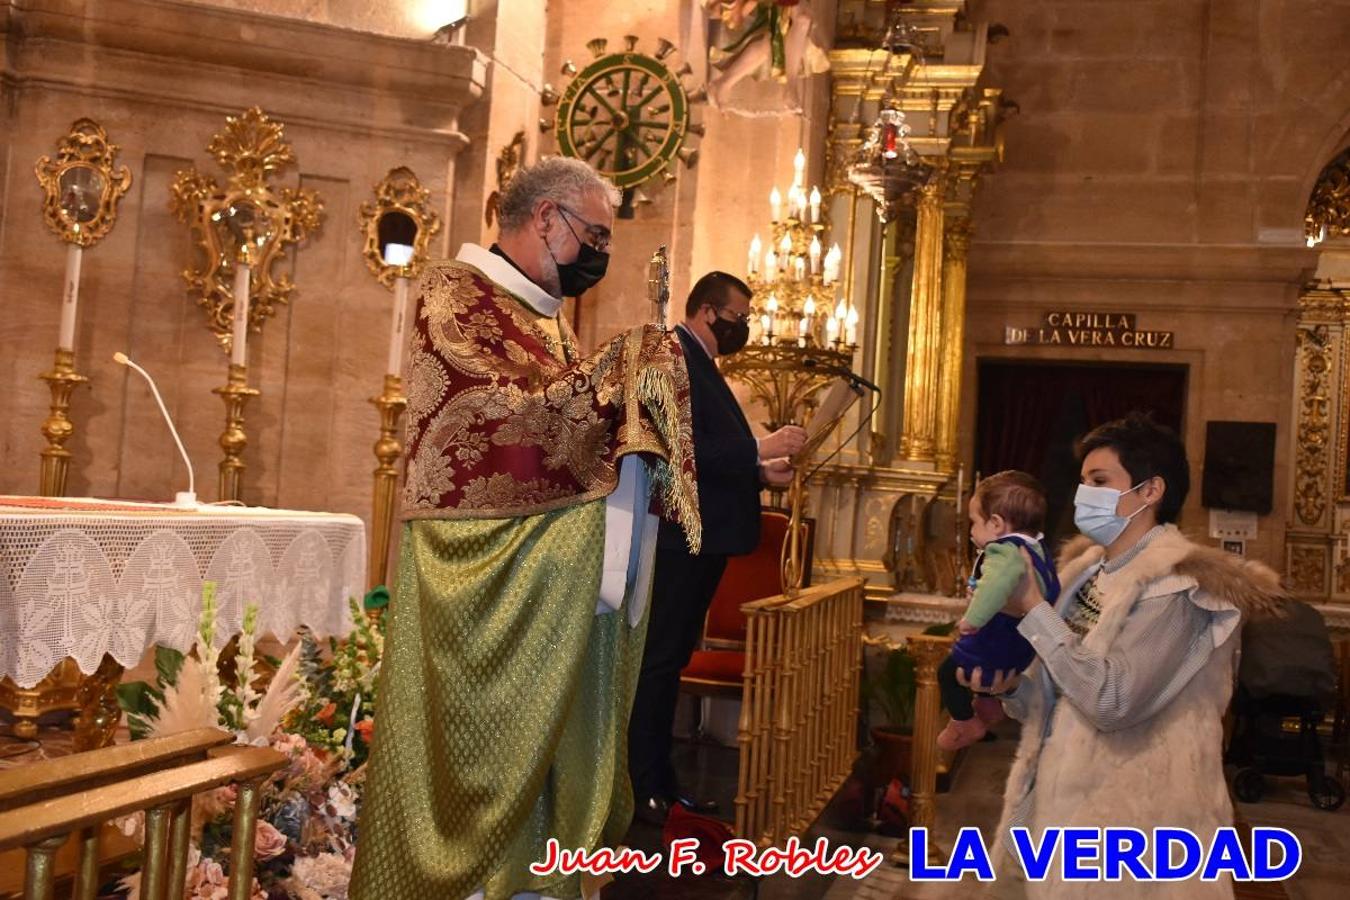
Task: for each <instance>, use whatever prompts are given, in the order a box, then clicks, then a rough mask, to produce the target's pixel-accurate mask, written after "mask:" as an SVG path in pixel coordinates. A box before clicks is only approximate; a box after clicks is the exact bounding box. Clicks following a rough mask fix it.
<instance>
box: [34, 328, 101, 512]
mask: <svg viewBox="0 0 1350 900" xmlns="http://www.w3.org/2000/svg"><path fill="white" fill-rule="evenodd" d="M38 377H39V378H41V379H42V380H43V381H45V382H47V385H48V387H50V388H51V391H52V405H51V413H50V414H49V415H48V416H47V421H45V422H43V423H42V436H43V437H45V438H46V439H47V446H46V447H44V448H43V450H42V453H41V456H42V469H41V477H40V480H39V487H38V492H39V493H40V494H42V496H44V497H61V496H63V495H64V494H65V492H66V473H67V472H68V471H69V469H70V451H69V450H67V449H66V441H68V440H70V436H71V435H72V434H74V433H75V425H74V423H72V422H71V421H70V417H69V416H67V415H66V413H67V412H69V411H70V394H71V392H72V391H74V390H75V388H76V387H77V386H78V385H81V384H84V383H85V382H87V381H88V380H89V379H88V378H85V377H84V376H83V375H79V374H77V373H76V372H75V351H73V350H67V349H65V348H64V347H57V348H56V362H55V363H54V364H53V365H52V370H51V371H50V372H44V373H43V374H41V375H39V376H38Z"/></svg>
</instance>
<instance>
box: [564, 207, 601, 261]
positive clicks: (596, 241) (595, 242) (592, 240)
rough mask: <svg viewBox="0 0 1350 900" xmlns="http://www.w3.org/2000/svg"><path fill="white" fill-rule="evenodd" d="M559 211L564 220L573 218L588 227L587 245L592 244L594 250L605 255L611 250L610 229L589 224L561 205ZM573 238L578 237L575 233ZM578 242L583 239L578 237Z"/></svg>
mask: <svg viewBox="0 0 1350 900" xmlns="http://www.w3.org/2000/svg"><path fill="white" fill-rule="evenodd" d="M558 211H559V212H561V213H562V214H563V217H564V218H566V217H568V216H571V217H572V218H573V219H576V220H577V221H578V222H580V223H581V224H582V225H585V226H586V243H587V244H590V245H591V247H592V248H594V249H596V250H599V251H600V252H601V253H605V252H607V251H608V250H609V239H610V237H612V233H611V232H610V230H609V229H608V228H606V227H605V226H603V225H596V224H594V223H592V222H587V221H586V220H585V219H583V218H582V217H581V216H579V215H577V214H576V213H575V212H573V211H572V210H570V209H568V208H567V207H566V206H563V205H562V204H561V203H559V204H558ZM567 227H568V228H571V227H572V226H571V225H570V224H569V225H568V226H567ZM572 236H573V237H576V232H575V231H574V232H572ZM577 240H578V241H579V240H581V238H579V237H578V238H577Z"/></svg>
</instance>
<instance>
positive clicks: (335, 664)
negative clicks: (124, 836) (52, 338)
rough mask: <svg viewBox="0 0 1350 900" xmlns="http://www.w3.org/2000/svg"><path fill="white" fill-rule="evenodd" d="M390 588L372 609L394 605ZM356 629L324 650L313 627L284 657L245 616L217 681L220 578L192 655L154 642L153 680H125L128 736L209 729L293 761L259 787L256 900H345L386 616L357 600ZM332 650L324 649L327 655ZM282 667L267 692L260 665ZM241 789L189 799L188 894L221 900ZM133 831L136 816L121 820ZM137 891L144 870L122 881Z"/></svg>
mask: <svg viewBox="0 0 1350 900" xmlns="http://www.w3.org/2000/svg"><path fill="white" fill-rule="evenodd" d="M387 598H388V594H387V592H385V591H384V589H383V588H378V589H376V591H372V592H371V594H370V595H368V596H367V598H366V604H365V605H366V606H367V607H368V608H371V607H376V606H381V605H383V604H384V603H387ZM351 612H352V621H353V626H352V631H351V633H350V634H349V635H348V636H347V637H346V638H345V639H343V640H341V641H339V640H337V639H332V638H330V639H329V641H328V642H327V646H326V647H321V646H320V644H319V643H318V641H316V640H315V638H314V636H313V635H312V634H311V633H309V631H308V630H302V632H301V635H300V640H299V641H298V642H297V643H296V645H295V647H294V648H293V649H292V650H291V651H290V653H288V654H287V656H286V658H285V659H283V660H266V661H260V660H259V659H258V655H257V650H256V644H255V641H256V637H257V633H256V632H257V622H258V611H257V608H256V607H255V606H249V607H248V608H247V609H246V610H245V613H244V620H243V627H242V630H241V632H240V635H239V641H238V651H237V653H236V655H235V658H234V674H233V677H227V679H226V682H224V683H223V682H222V681H221V677H220V675H219V668H218V663H219V650H218V649H217V648H216V646H215V631H216V613H217V606H216V597H215V585H214V584H210V583H208V584H207V585H205V586H204V589H203V592H202V615H201V620H200V624H199V628H198V632H197V641H196V644H195V646H194V648H193V650H192V652H191V653H189V654H182V653H178V652H176V651H173V650H169V649H166V648H159V649H158V650H157V651H156V659H155V663H156V665H155V668H156V676H157V677H156V683H155V684H154V685H149V684H146V683H144V682H133V683H129V684H124V685H122V686H121V688H120V689H119V700H120V702H121V703H122V706H123V709H124V710H126V713H127V721H128V725H129V727H130V730H131V733H132V738H133V739H140V738H145V737H151V736H157V735H164V734H172V733H174V732H177V731H182V730H186V729H189V728H200V727H204V726H214V727H219V728H223V729H226V730H229V731H233V732H234V733H235V735H236V740H237V741H238V742H240V743H251V744H255V745H270V746H271V747H272V748H274V749H276V750H278V751H280V752H282V753H284V754H286V756H287V757H288V758H289V759H290V763H289V765H287V766H286V767H285V768H283V769H281V770H280V771H278V772H277V773H276V774H275V775H273V776H272V778H271V779H269V780H268V782H267V783H266V784H265V785H264V786H263V790H262V799H261V806H260V812H259V817H258V823H257V833H256V835H255V837H254V847H253V853H254V883H253V889H252V897H253V898H254V900H281V898H297V900H345V898H346V896H347V883H348V881H349V880H350V878H351V866H352V861H353V859H354V858H355V854H356V817H357V813H358V811H359V809H360V802H361V787H362V784H363V781H364V774H365V769H364V763H365V760H366V757H367V756H368V754H369V749H370V740H371V736H372V733H373V730H374V727H375V676H376V674H377V673H378V671H379V665H380V657H381V654H382V652H383V649H384V633H383V629H382V624H381V622H380V621H378V620H377V621H375V622H373V623H372V621H371V620H370V619H369V618H368V617H367V616H366V614H365V612H364V610H363V609H362V604H360V603H358V602H357V601H356V600H354V599H353V600H352V601H351ZM325 651H326V652H325ZM264 662H266V663H268V664H270V665H272V666H275V674H274V675H273V676H272V679H271V682H270V684H268V685H267V686H266V689H265V690H260V687H261V684H260V683H261V682H262V680H263V678H262V669H263V668H264V666H263V663H264ZM234 804H235V790H234V788H233V787H225V788H219V789H217V790H214V791H210V792H207V793H205V794H201V795H198V796H197V797H195V798H194V799H193V808H192V834H193V840H192V848H191V851H190V853H189V863H190V865H189V868H188V876H187V883H186V889H185V894H184V895H185V896H186V897H188V898H193V900H208V898H209V900H223V898H224V897H225V896H226V887H227V882H228V873H229V871H230V859H229V857H230V852H231V851H230V842H231V831H232V827H233V816H234ZM124 828H125V829H126V830H128V833H134V831H135V830H137V829H139V828H140V823H139V821H138V820H131V821H129V822H126V823H124ZM121 886H122V888H123V890H124V891H125V892H126V893H127V895H128V896H129V897H131V898H139V896H140V874H139V873H137V874H134V875H131V876H129V877H127V878H124V879H122V882H121Z"/></svg>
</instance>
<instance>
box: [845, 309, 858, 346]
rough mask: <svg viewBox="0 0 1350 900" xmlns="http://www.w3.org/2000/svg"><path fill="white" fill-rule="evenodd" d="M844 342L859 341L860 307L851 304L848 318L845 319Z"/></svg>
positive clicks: (854, 342) (853, 342)
mask: <svg viewBox="0 0 1350 900" xmlns="http://www.w3.org/2000/svg"><path fill="white" fill-rule="evenodd" d="M844 335H845V336H844V342H845V343H848V344H856V343H858V307H856V306H850V307H849V310H848V318H847V319H846V320H845V330H844Z"/></svg>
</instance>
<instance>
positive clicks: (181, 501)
mask: <svg viewBox="0 0 1350 900" xmlns="http://www.w3.org/2000/svg"><path fill="white" fill-rule="evenodd" d="M113 362H115V363H118V364H119V365H123V366H126V367H127V368H129V369H134V370H136V371H137V372H139V373H140V375H141V377H142V378H144V379H145V383H146V384H148V385H150V393H152V394H154V395H155V402H156V403H158V404H159V411H160V412H161V413H163V415H164V422H165V424H167V425H168V426H169V434H172V435H173V442H174V443H175V444H177V445H178V452H179V453H180V454H181V455H182V457H183V465H185V466H187V473H188V489H187V490H186V491H179V492H178V493H177V494H176V495H175V496H174V498H173V505H174V506H184V507H189V508H195V507H196V505H197V476H196V475H195V474H193V471H192V460H190V459H188V455H187V451H186V450H184V449H183V441H182V439H181V438H179V437H178V429H177V428H174V427H173V419H171V418H169V411H168V409H166V408H165V406H164V398H163V397H161V396H160V395H159V388H157V387H155V379H153V378H151V377H150V373H149V372H147V371H145V370H144V369H142V368H141V367H140V366H138V365H136V364H135V363H134V362H132V361H131V359H130V358H129V357H128V356H127V355H126V354H125V353H122V352H121V351H118V352H117V353H114V354H113Z"/></svg>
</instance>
